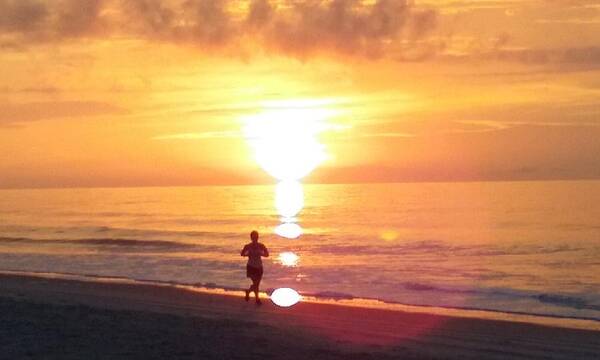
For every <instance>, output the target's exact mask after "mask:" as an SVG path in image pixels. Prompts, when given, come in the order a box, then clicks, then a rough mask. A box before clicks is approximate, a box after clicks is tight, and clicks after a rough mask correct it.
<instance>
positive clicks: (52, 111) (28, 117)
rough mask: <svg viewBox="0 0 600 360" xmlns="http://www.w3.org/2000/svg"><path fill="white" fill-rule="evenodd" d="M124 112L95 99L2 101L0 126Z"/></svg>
mask: <svg viewBox="0 0 600 360" xmlns="http://www.w3.org/2000/svg"><path fill="white" fill-rule="evenodd" d="M123 113H126V110H125V109H123V108H120V107H118V106H115V105H113V104H108V103H104V102H94V101H60V102H35V103H19V104H16V103H0V126H6V125H9V126H10V125H15V124H18V123H24V122H32V121H40V120H48V119H57V118H73V117H84V116H97V115H107V114H123Z"/></svg>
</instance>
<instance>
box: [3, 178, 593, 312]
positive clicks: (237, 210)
mask: <svg viewBox="0 0 600 360" xmlns="http://www.w3.org/2000/svg"><path fill="white" fill-rule="evenodd" d="M288 185H289V184H288ZM282 224H283V226H282ZM253 229H256V230H258V231H259V233H260V234H261V238H260V241H261V242H263V243H264V244H265V245H266V246H267V247H268V249H269V251H270V253H271V256H270V257H269V258H268V259H265V260H264V267H265V277H264V279H263V282H262V284H261V287H262V288H263V289H265V290H267V289H268V290H271V289H275V288H280V287H290V288H293V289H295V290H297V291H298V292H300V293H301V294H304V295H313V296H317V297H324V298H334V299H378V300H381V301H385V302H390V303H401V304H410V305H426V306H440V307H449V308H460V309H485V310H492V311H500V312H511V313H525V314H538V315H548V316H554V317H568V318H585V319H593V320H597V321H600V181H547V182H464V183H395V184H340V185H337V184H336V185H314V184H310V185H300V184H291V185H289V186H287V187H286V186H279V187H277V186H275V185H272V186H267V185H265V186H227V187H224V186H204V187H152V188H150V187H148V188H86V189H22V190H21V189H20V190H0V270H3V271H24V272H44V273H55V274H76V275H83V276H90V277H98V276H100V277H118V278H127V279H134V280H140V281H142V280H143V281H158V282H169V283H176V284H185V285H198V286H204V287H212V288H224V289H240V288H245V287H247V286H248V280H247V279H246V278H245V259H244V258H242V257H240V250H241V248H242V246H243V245H244V244H245V243H247V242H248V241H249V233H250V231H251V230H253Z"/></svg>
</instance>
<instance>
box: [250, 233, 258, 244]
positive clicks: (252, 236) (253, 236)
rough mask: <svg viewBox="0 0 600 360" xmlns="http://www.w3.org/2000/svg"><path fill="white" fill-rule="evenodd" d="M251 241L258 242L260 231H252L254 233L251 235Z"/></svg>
mask: <svg viewBox="0 0 600 360" xmlns="http://www.w3.org/2000/svg"><path fill="white" fill-rule="evenodd" d="M250 239H252V242H257V241H258V231H256V230H252V232H251V233H250Z"/></svg>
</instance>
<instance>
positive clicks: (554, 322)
mask: <svg viewBox="0 0 600 360" xmlns="http://www.w3.org/2000/svg"><path fill="white" fill-rule="evenodd" d="M5 275H6V276H20V277H32V278H45V279H57V280H67V281H81V282H91V283H94V282H101V283H114V284H129V285H147V286H160V287H172V288H178V289H185V290H187V291H191V292H196V293H202V294H208V295H211V294H212V295H223V296H233V297H238V298H241V297H243V296H244V292H243V290H242V289H236V288H222V287H208V286H206V285H192V284H180V283H176V282H170V281H155V280H136V279H131V278H127V277H106V276H98V275H80V274H66V273H49V272H29V271H13V270H0V278H1V277H3V276H5ZM301 295H302V294H301ZM261 298H262V299H263V300H267V301H269V302H270V299H269V296H268V294H267V293H266V292H264V291H262V292H261ZM301 302H304V303H311V304H326V305H333V306H346V307H356V308H368V309H378V310H385V311H400V312H408V313H417V314H430V315H440V316H450V317H458V318H467V319H480V320H494V321H507V322H518V323H525V324H535V325H543V326H551V327H558V328H566V329H579V330H592V331H600V321H599V320H596V319H588V318H574V317H564V316H558V315H542V314H528V313H521V312H505V311H495V310H486V309H477V308H452V307H442V306H429V305H414V304H402V303H397V302H387V301H383V300H378V299H365V298H351V299H348V298H335V297H324V296H316V295H314V294H303V295H302V300H301Z"/></svg>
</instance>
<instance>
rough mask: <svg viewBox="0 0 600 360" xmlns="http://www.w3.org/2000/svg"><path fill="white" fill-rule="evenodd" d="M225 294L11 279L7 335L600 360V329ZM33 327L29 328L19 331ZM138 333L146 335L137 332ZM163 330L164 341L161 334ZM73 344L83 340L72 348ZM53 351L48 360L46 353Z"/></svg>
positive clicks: (195, 350) (89, 347) (316, 354)
mask: <svg viewBox="0 0 600 360" xmlns="http://www.w3.org/2000/svg"><path fill="white" fill-rule="evenodd" d="M219 291H222V292H223V293H221V294H218V293H215V292H212V293H211V292H206V291H192V290H190V289H187V288H181V287H177V286H170V285H162V286H157V285H149V284H140V283H137V284H132V283H123V282H121V283H119V282H114V281H104V282H103V281H79V280H73V279H71V280H67V279H57V278H51V277H42V276H37V277H32V276H20V275H7V274H1V275H0V300H1V302H2V304H3V306H4V308H3V310H4V314H5V315H4V320H5V321H3V322H2V325H0V333H2V334H4V336H5V337H6V336H8V339H9V340H10V339H12V338H14V339H24V338H28V336H31V338H32V339H36V340H32V341H42V342H43V341H46V340H47V338H48V337H50V340H47V341H50V342H51V344H53V346H57V347H56V351H57V352H58V353H56V355H60V356H61V357H62V355H65V353H64V351H67V352H68V351H75V353H73V354H75V355H73V358H77V356H81V355H82V354H85V353H87V352H89V351H97V350H98V349H100V350H106V351H109V350H110V349H112V347H111V346H116V345H113V343H114V344H120V345H119V347H118V349H117V348H115V350H114V351H121V350H120V349H122V348H123V347H126V348H129V347H134V348H135V349H137V350H131V351H133V353H130V355H131V354H133V355H135V356H142V355H143V356H144V357H147V356H148V354H150V355H152V354H156V353H155V352H152V351H166V352H167V354H171V352H170V351H171V350H174V349H175V350H177V351H182V350H181V349H188V350H185V351H187V352H189V353H190V354H191V355H189V356H190V357H192V356H199V355H202V354H204V355H206V354H208V355H206V356H205V358H207V359H212V358H215V359H217V358H237V359H255V358H256V359H258V358H261V359H264V358H280V357H281V354H280V353H279V354H278V353H277V352H278V351H292V352H294V351H295V352H298V353H297V354H296V353H294V354H291V353H290V354H289V355H290V356H287V355H288V354H286V356H287V357H288V358H293V359H294V358H306V357H312V358H314V359H321V358H323V359H332V358H333V359H343V358H350V357H352V358H364V359H375V358H377V359H393V358H424V357H425V358H434V359H437V358H456V359H458V358H461V359H462V358H502V359H504V358H519V357H528V358H531V357H553V358H564V359H570V358H579V359H586V358H589V359H593V358H598V356H600V343H598V339H599V338H600V332H598V331H592V330H581V329H570V328H564V327H562V328H561V327H553V326H544V325H539V324H531V323H523V322H514V321H507V320H502V321H500V320H491V319H487V320H486V319H476V318H466V317H456V316H449V315H440V314H433V313H419V312H408V311H397V310H393V311H392V310H389V309H388V310H386V309H377V308H369V307H355V306H343V305H340V304H335V303H322V302H309V301H303V302H301V303H299V304H297V305H295V306H293V307H291V308H280V307H277V306H275V305H273V304H271V302H270V301H263V305H262V306H256V305H254V304H253V303H252V302H250V303H246V302H245V301H244V300H243V298H241V297H240V296H238V295H237V294H230V293H225V291H224V290H219ZM263 296H264V294H263ZM7 309H8V310H7ZM11 309H16V310H11ZM49 317H50V318H51V319H53V320H48V318H49ZM56 319H59V320H56ZM98 319H100V320H98ZM57 321H58V323H57ZM23 323H26V324H28V325H27V326H25V327H20V326H18V325H19V324H23ZM167 323H168V324H167ZM15 324H17V325H15ZM101 325H102V326H101ZM55 326H58V328H56V329H55V328H54V327H55ZM73 327H76V328H77V329H79V330H77V331H75V330H73V333H72V334H71V333H69V334H70V335H69V336H67V335H64V336H63V335H60V334H62V333H61V331H63V330H60V329H63V328H66V329H71V328H73ZM132 327H135V328H136V331H135V332H133V333H130V332H131V331H130V330H129V329H131V328H132ZM19 329H21V330H19ZM115 329H116V330H115ZM119 329H122V330H119ZM24 333H25V334H24ZM155 333H158V334H160V335H151V334H155ZM52 334H54V335H52ZM56 334H59V335H60V336H59V335H56ZM93 334H97V335H93ZM107 337H113V338H114V341H111V342H110V343H108V344H106V343H105V342H104V340H103V339H105V338H107ZM92 338H93V339H92ZM39 339H42V340H39ZM44 339H46V340H44ZM90 339H92V340H90ZM223 339H226V340H223ZM257 339H259V340H257ZM9 340H6V339H5V340H4V341H8V344H9V345H8V347H6V346H3V348H6V349H8V350H7V351H8V353H9V354H14V355H15V356H14V357H19V356H18V355H19V354H20V353H19V351H21V347H14V346H15V345H10V344H13V343H12V342H10V341H9ZM15 341H16V340H15ZM23 341H24V340H23ZM64 341H72V342H73V343H72V344H71V343H70V344H71V345H69V346H65V345H64ZM256 341H258V343H259V344H260V349H255V350H256V351H258V353H257V354H259V353H260V354H259V355H256V356H255V355H239V356H238V355H235V353H231V354H229V353H228V354H229V355H227V356H222V353H220V352H219V351H226V352H227V351H230V350H229V349H233V348H236V347H237V346H239V344H240V342H241V343H244V344H254V343H255V342H256ZM165 342H166V343H168V344H167V345H165V344H163V343H165ZM57 344H58V345H57ZM82 344H83V345H82ZM173 344H176V345H173ZM282 344H284V345H285V346H283V345H282ZM24 345H28V344H24ZM24 345H23V344H21V346H24ZM84 345H85V346H84ZM11 346H13V347H11ZM247 346H253V345H247ZM53 349H54V347H53ZM152 349H154V350H152ZM77 351H81V352H79V353H77ZM110 351H112V350H110ZM127 351H130V350H127ZM231 351H233V350H231ZM253 351H254V350H253ZM44 354H45V355H47V354H48V353H40V354H38V355H44ZM69 354H70V353H69ZM161 354H163V355H164V354H165V353H161ZM186 354H187V353H186ZM211 354H212V355H211ZM307 354H309V355H307ZM296 355H297V357H295V356H296ZM65 357H66V358H69V356H65ZM107 357H112V355H111V356H107ZM116 357H119V356H116ZM121 357H122V356H121ZM150 357H152V356H150ZM174 357H176V358H182V357H187V355H185V354H183V355H181V356H179V355H177V356H174Z"/></svg>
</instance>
